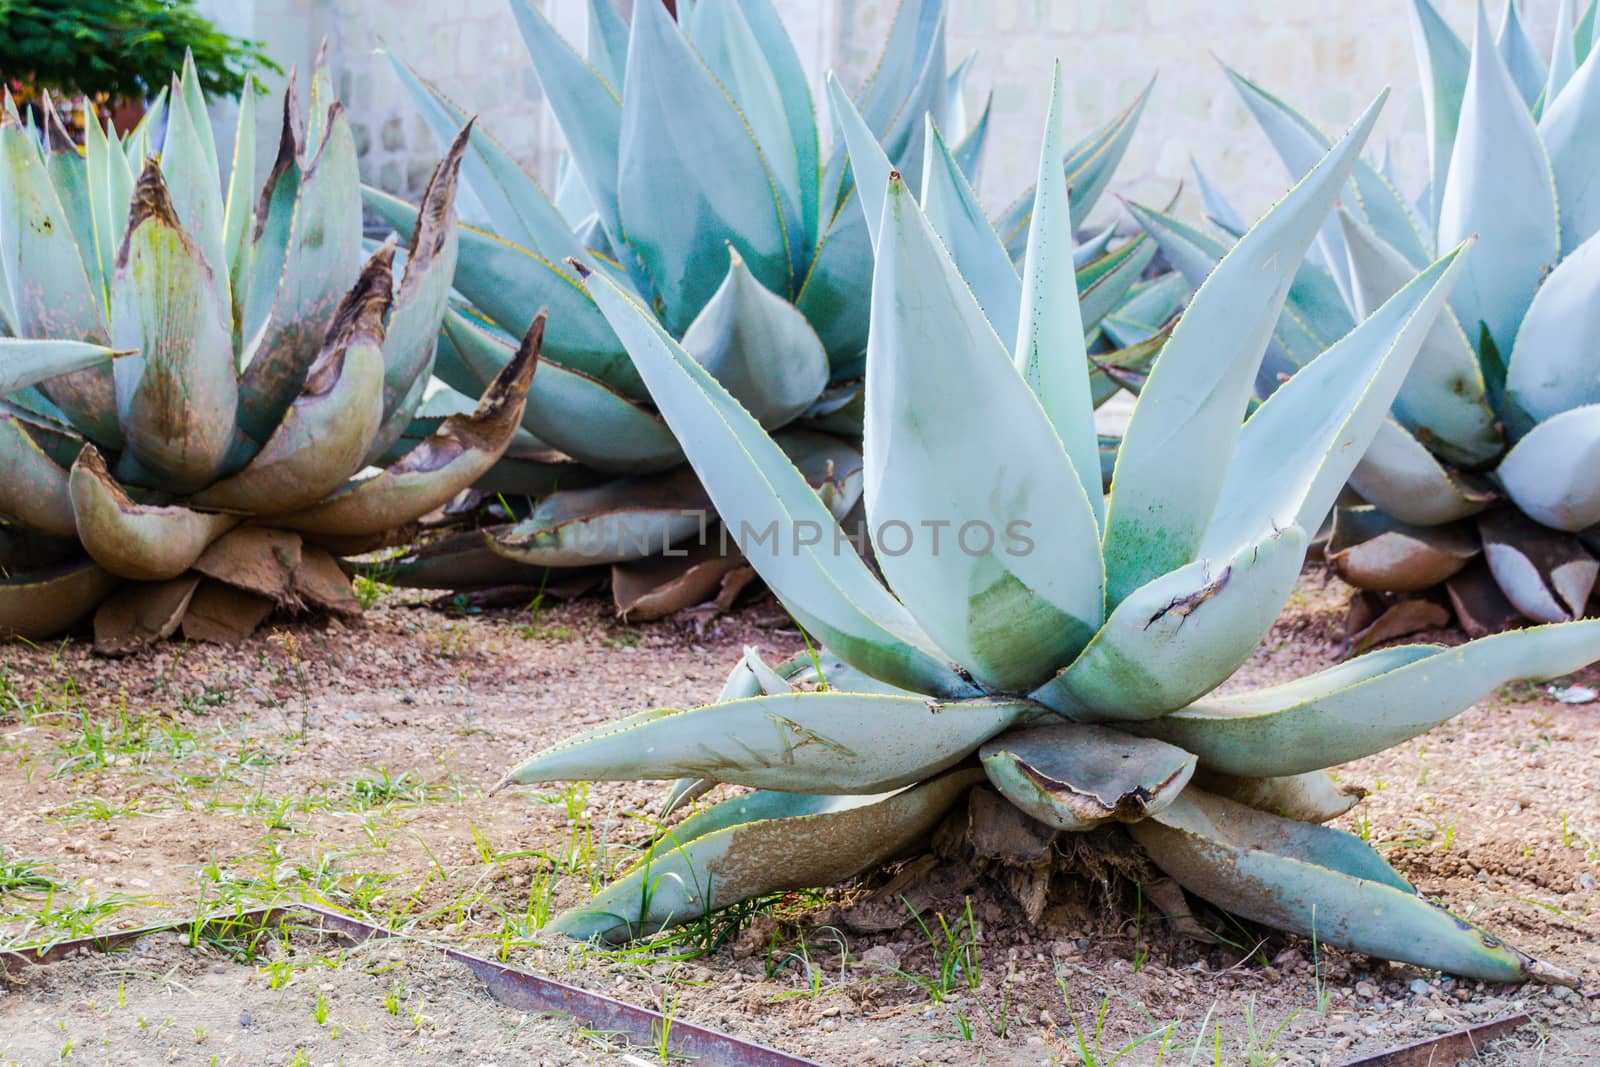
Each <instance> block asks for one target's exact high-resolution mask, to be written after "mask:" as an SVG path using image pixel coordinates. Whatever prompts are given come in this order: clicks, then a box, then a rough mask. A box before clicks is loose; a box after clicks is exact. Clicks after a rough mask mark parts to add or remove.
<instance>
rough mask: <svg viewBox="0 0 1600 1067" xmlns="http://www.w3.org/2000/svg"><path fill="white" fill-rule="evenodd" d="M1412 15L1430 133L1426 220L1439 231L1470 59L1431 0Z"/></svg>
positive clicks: (1417, 3) (1417, 0)
mask: <svg viewBox="0 0 1600 1067" xmlns="http://www.w3.org/2000/svg"><path fill="white" fill-rule="evenodd" d="M1410 13H1411V39H1412V42H1413V45H1414V46H1415V48H1416V53H1417V68H1418V69H1419V70H1421V71H1422V72H1423V77H1422V113H1423V118H1424V119H1425V120H1426V123H1427V129H1428V173H1429V175H1430V180H1429V182H1428V221H1429V222H1430V223H1431V224H1433V226H1434V227H1435V228H1436V229H1437V227H1438V223H1439V202H1440V200H1441V199H1442V198H1443V197H1444V186H1445V179H1446V176H1447V175H1448V174H1449V173H1450V156H1451V154H1452V152H1453V151H1454V149H1455V143H1456V129H1457V127H1458V125H1459V124H1460V121H1461V100H1462V98H1463V97H1464V96H1465V95H1466V89H1467V68H1468V67H1469V66H1470V65H1471V62H1472V55H1471V53H1470V52H1469V51H1468V50H1467V46H1466V45H1465V44H1464V43H1463V42H1462V40H1461V38H1460V37H1457V36H1456V32H1455V31H1454V30H1452V29H1451V28H1450V24H1449V23H1447V22H1446V21H1445V20H1444V19H1443V18H1441V17H1440V15H1439V12H1438V11H1437V10H1435V9H1434V6H1433V3H1432V2H1431V0H1411V6H1410Z"/></svg>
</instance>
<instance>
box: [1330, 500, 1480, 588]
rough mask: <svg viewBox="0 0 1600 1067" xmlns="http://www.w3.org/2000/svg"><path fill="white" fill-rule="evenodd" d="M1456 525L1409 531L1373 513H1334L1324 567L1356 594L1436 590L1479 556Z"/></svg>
mask: <svg viewBox="0 0 1600 1067" xmlns="http://www.w3.org/2000/svg"><path fill="white" fill-rule="evenodd" d="M1479 551H1480V548H1479V544H1478V539H1477V538H1476V537H1475V536H1473V535H1472V534H1471V533H1469V532H1468V531H1467V530H1465V529H1463V528H1462V527H1460V526H1456V525H1445V526H1412V525H1410V524H1409V523H1404V522H1401V521H1399V520H1398V519H1395V518H1392V517H1391V516H1388V515H1385V514H1384V513H1383V512H1381V511H1379V510H1378V509H1376V508H1337V509H1335V511H1334V513H1333V534H1332V536H1331V537H1330V538H1329V540H1328V548H1327V558H1328V565H1329V566H1330V567H1332V568H1333V572H1334V573H1335V574H1337V575H1338V576H1339V577H1340V578H1343V579H1344V580H1345V581H1347V582H1349V583H1350V584H1351V585H1353V586H1355V587H1356V588H1358V589H1377V590H1382V591H1384V592H1392V593H1416V592H1421V591H1422V590H1424V589H1428V588H1431V587H1432V586H1435V585H1438V584H1439V583H1440V582H1442V581H1444V580H1445V579H1447V578H1449V577H1450V576H1451V575H1453V574H1455V573H1457V572H1458V571H1460V570H1461V568H1463V567H1465V566H1466V565H1467V564H1468V563H1470V562H1471V561H1472V560H1473V559H1474V558H1475V557H1476V556H1477V555H1478V553H1479Z"/></svg>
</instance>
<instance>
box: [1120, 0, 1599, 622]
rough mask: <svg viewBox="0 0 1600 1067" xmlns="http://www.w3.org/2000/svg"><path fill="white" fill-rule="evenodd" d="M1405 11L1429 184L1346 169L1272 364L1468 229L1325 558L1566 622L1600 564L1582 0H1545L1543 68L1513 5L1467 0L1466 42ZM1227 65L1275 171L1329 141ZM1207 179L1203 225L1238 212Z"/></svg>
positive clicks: (1366, 307)
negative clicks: (1494, 23)
mask: <svg viewBox="0 0 1600 1067" xmlns="http://www.w3.org/2000/svg"><path fill="white" fill-rule="evenodd" d="M1410 10H1411V23H1412V28H1413V31H1414V36H1415V39H1416V49H1417V58H1418V62H1419V65H1420V72H1421V76H1422V77H1421V81H1422V90H1423V102H1424V104H1425V116H1426V120H1427V123H1426V131H1425V136H1426V139H1427V158H1428V165H1429V171H1428V172H1429V176H1430V180H1429V182H1428V184H1427V187H1426V188H1425V189H1424V190H1423V192H1422V193H1421V195H1420V196H1419V197H1417V199H1416V201H1415V204H1414V206H1413V205H1411V204H1409V203H1408V202H1407V201H1406V200H1405V199H1404V198H1403V197H1401V196H1400V194H1399V193H1398V192H1397V191H1396V186H1395V183H1394V182H1393V181H1392V180H1391V179H1390V178H1388V177H1385V176H1384V175H1383V174H1382V173H1380V171H1379V169H1378V168H1374V167H1372V166H1370V165H1367V164H1365V163H1363V164H1360V165H1359V166H1358V169H1357V172H1356V175H1355V177H1354V178H1353V179H1352V182H1351V184H1350V185H1349V186H1348V187H1347V189H1346V193H1345V195H1344V196H1343V198H1342V202H1341V205H1340V207H1339V209H1338V211H1337V212H1336V213H1335V214H1334V215H1332V216H1330V218H1329V219H1328V220H1327V222H1326V223H1325V224H1324V226H1323V230H1322V233H1321V234H1320V235H1319V237H1318V254H1317V255H1316V256H1314V257H1313V258H1312V260H1311V261H1308V263H1307V264H1306V266H1305V267H1304V268H1303V269H1302V270H1301V272H1300V275H1299V277H1298V278H1297V280H1296V291H1295V293H1294V294H1292V296H1291V299H1290V303H1289V309H1288V311H1287V313H1286V314H1285V315H1284V317H1283V319H1282V320H1280V322H1279V323H1278V326H1277V331H1276V337H1277V346H1278V348H1279V350H1280V355H1281V356H1282V357H1283V358H1281V359H1280V365H1279V366H1278V367H1277V368H1276V370H1277V371H1280V372H1282V373H1284V374H1288V373H1293V372H1294V369H1295V368H1296V367H1297V366H1298V365H1300V364H1301V363H1302V362H1304V360H1305V359H1306V358H1307V357H1309V356H1310V355H1312V354H1314V353H1315V352H1317V351H1320V350H1321V349H1322V348H1324V347H1326V346H1327V345H1328V344H1331V343H1332V342H1333V341H1335V340H1337V338H1338V337H1340V336H1342V335H1343V334H1344V332H1346V331H1347V330H1349V329H1350V328H1351V327H1352V326H1353V325H1354V324H1355V323H1356V322H1359V321H1361V319H1363V318H1364V317H1366V316H1367V315H1369V314H1371V313H1372V312H1373V310H1375V309H1376V308H1377V307H1378V306H1379V305H1380V304H1382V302H1383V301H1384V300H1386V299H1387V298H1388V297H1389V296H1391V295H1392V294H1393V293H1394V292H1395V291H1396V290H1397V289H1398V287H1399V286H1400V285H1402V284H1404V282H1405V280H1406V279H1407V278H1408V277H1410V275H1411V273H1412V272H1413V271H1414V270H1415V269H1416V268H1417V267H1419V266H1420V265H1421V264H1423V263H1425V262H1426V261H1427V260H1428V258H1429V257H1430V256H1432V255H1434V254H1436V253H1437V252H1438V250H1439V249H1442V248H1449V247H1451V246H1452V245H1453V244H1455V243H1456V242H1459V241H1460V240H1462V239H1463V238H1465V237H1467V236H1468V235H1473V234H1476V235H1477V237H1478V240H1479V244H1478V250H1477V252H1476V253H1474V255H1473V257H1472V261H1471V262H1470V263H1469V264H1468V265H1467V267H1466V270H1465V273H1464V275H1463V277H1462V282H1461V284H1460V285H1459V286H1458V287H1457V288H1456V292H1455V295H1454V296H1453V297H1452V298H1451V302H1450V311H1449V312H1448V313H1447V314H1445V315H1443V316H1441V317H1440V321H1439V322H1438V324H1437V325H1436V326H1435V327H1434V331H1433V333H1432V334H1431V335H1430V336H1429V338H1428V341H1427V343H1426V344H1425V345H1424V346H1423V349H1422V354H1421V355H1420V356H1419V357H1418V359H1417V364H1416V367H1415V368H1414V369H1413V370H1412V372H1411V374H1410V376H1409V377H1408V378H1407V379H1406V381H1405V384H1404V385H1403V386H1402V387H1401V389H1400V393H1399V395H1398V397H1397V399H1396V401H1395V405H1394V409H1393V412H1392V414H1393V419H1392V420H1391V421H1389V422H1387V423H1385V425H1384V426H1383V428H1382V430H1381V431H1380V432H1379V434H1378V436H1377V438H1376V440H1375V441H1374V443H1373V446H1372V448H1371V449H1370V450H1369V451H1368V453H1367V455H1366V458H1365V459H1364V460H1363V461H1362V463H1361V464H1360V465H1359V466H1358V467H1357V468H1356V469H1355V471H1354V473H1353V474H1352V477H1351V482H1350V485H1351V487H1352V488H1353V489H1354V490H1355V491H1356V493H1358V494H1359V495H1360V497H1361V498H1362V499H1363V500H1364V501H1365V504H1364V505H1361V506H1354V507H1350V508H1341V509H1340V510H1339V511H1338V513H1337V514H1336V516H1335V523H1334V530H1333V534H1332V539H1331V541H1330V543H1329V552H1328V558H1329V560H1330V562H1331V563H1332V564H1333V566H1334V568H1335V570H1336V571H1337V572H1338V573H1339V574H1340V575H1341V576H1343V577H1344V578H1345V579H1346V580H1348V581H1349V582H1351V583H1352V584H1354V585H1356V586H1358V587H1361V588H1364V589H1369V590H1379V591H1384V592H1391V593H1404V594H1410V593H1417V592H1420V591H1423V590H1427V589H1429V588H1430V587H1434V586H1437V585H1438V584H1439V583H1440V582H1444V583H1446V585H1445V588H1446V591H1447V594H1448V599H1449V600H1450V601H1451V602H1452V605H1453V607H1454V609H1455V611H1456V614H1457V616H1458V618H1459V619H1460V621H1461V622H1462V623H1463V625H1464V626H1466V628H1467V629H1468V630H1469V631H1470V632H1475V633H1476V632H1486V631H1490V630H1496V629H1500V628H1502V627H1504V626H1506V625H1509V624H1511V623H1512V622H1515V621H1517V620H1519V619H1520V618H1522V617H1526V618H1528V619H1532V620H1535V621H1540V622H1557V621H1562V620H1566V619H1572V618H1577V617H1580V616H1582V615H1584V614H1585V613H1586V610H1585V609H1586V605H1587V603H1588V600H1589V597H1590V594H1591V592H1592V591H1593V589H1594V586H1595V579H1596V575H1597V574H1600V562H1597V561H1596V559H1595V557H1594V556H1593V555H1592V554H1591V552H1590V549H1592V548H1600V537H1597V530H1600V526H1597V524H1600V349H1597V348H1596V347H1595V345H1594V344H1593V343H1592V336H1593V334H1594V331H1595V329H1596V328H1597V327H1600V242H1596V241H1595V240H1593V238H1594V236H1595V234H1596V232H1597V231H1600V53H1596V52H1595V51H1593V50H1592V49H1591V44H1592V38H1593V33H1594V21H1595V20H1594V12H1595V8H1594V5H1593V4H1591V5H1590V7H1589V9H1588V12H1587V13H1586V14H1585V15H1584V17H1583V18H1582V19H1581V20H1580V21H1579V22H1578V23H1577V24H1576V25H1574V21H1573V8H1572V3H1571V0H1562V2H1561V4H1560V6H1559V8H1558V12H1557V26H1556V33H1555V44H1554V51H1553V54H1552V56H1551V61H1550V63H1549V64H1548V66H1547V65H1546V64H1545V63H1544V61H1543V60H1542V59H1540V58H1539V55H1538V53H1537V52H1536V51H1535V50H1534V48H1533V46H1532V45H1531V44H1530V43H1529V41H1528V36H1527V33H1526V32H1525V30H1524V28H1523V25H1522V22H1521V19H1520V17H1519V15H1518V12H1517V8H1516V5H1515V3H1508V4H1507V6H1506V8H1505V17H1504V20H1503V22H1502V23H1501V26H1500V30H1499V33H1498V34H1495V33H1494V32H1493V31H1492V30H1491V28H1490V26H1489V23H1488V18H1487V15H1486V13H1485V11H1484V10H1483V8H1482V6H1481V5H1480V6H1479V8H1478V16H1477V27H1476V30H1475V32H1474V38H1473V45H1472V47H1471V48H1470V49H1469V48H1468V47H1467V45H1466V44H1465V43H1463V42H1462V40H1461V39H1460V38H1459V37H1457V36H1456V34H1455V32H1454V31H1453V30H1452V29H1451V28H1450V27H1449V25H1448V24H1447V23H1446V22H1445V21H1444V19H1443V18H1441V17H1440V16H1439V14H1438V12H1437V11H1436V10H1435V9H1434V7H1433V5H1432V4H1431V3H1430V2H1429V0H1411V4H1410ZM1229 76H1230V78H1231V79H1232V81H1233V84H1234V86H1235V87H1236V88H1237V89H1238V90H1239V92H1240V94H1241V96H1242V97H1243V98H1244V101H1245V103H1246V105H1247V106H1248V107H1249V108H1250V110H1251V112H1252V113H1253V114H1254V116H1255V117H1256V119H1257V120H1258V121H1259V123H1260V124H1261V126H1262V128H1263V129H1264V130H1265V131H1266V133H1267V135H1268V137H1269V138H1270V140H1271V141H1272V144H1273V146H1274V147H1275V148H1276V150H1277V152H1278V154H1279V156H1280V157H1281V158H1282V160H1283V162H1284V164H1285V166H1286V167H1287V168H1288V169H1289V171H1290V172H1291V173H1292V174H1295V175H1298V174H1301V173H1304V171H1305V170H1306V168H1307V167H1309V166H1310V165H1311V162H1312V161H1313V160H1314V159H1315V158H1316V156H1317V155H1318V154H1320V153H1321V152H1322V151H1323V150H1324V148H1325V147H1326V145H1327V144H1328V143H1329V142H1328V138H1327V136H1326V135H1325V134H1323V133H1321V132H1320V131H1318V130H1317V128H1316V127H1315V126H1314V125H1313V124H1312V123H1311V122H1310V121H1308V120H1307V119H1306V118H1305V117H1304V116H1302V115H1300V114H1299V113H1297V112H1296V111H1294V110H1293V109H1292V108H1290V107H1289V106H1288V105H1287V104H1285V103H1283V102H1282V101H1281V100H1279V99H1277V98H1276V97H1273V96H1272V95H1270V94H1269V93H1267V92H1266V91H1265V90H1263V89H1262V88H1261V87H1260V86H1258V85H1256V84H1255V83H1254V82H1252V81H1250V80H1249V79H1247V78H1245V77H1243V76H1242V75H1240V74H1237V73H1235V72H1232V71H1229ZM1208 194H1209V195H1208V198H1207V199H1208V204H1209V205H1210V207H1211V214H1212V217H1213V220H1214V221H1219V222H1220V228H1222V229H1227V228H1230V223H1229V222H1228V221H1227V220H1228V219H1229V218H1230V217H1233V218H1235V219H1236V216H1234V215H1233V212H1232V210H1231V209H1230V208H1228V207H1227V205H1226V204H1225V203H1224V202H1222V201H1221V199H1220V198H1219V197H1217V196H1216V195H1215V191H1214V190H1209V189H1208ZM1143 221H1144V222H1145V225H1146V226H1147V228H1148V230H1149V232H1150V233H1151V234H1153V235H1154V236H1155V237H1156V238H1157V240H1159V241H1160V242H1161V243H1162V246H1163V248H1165V249H1166V250H1167V251H1168V254H1169V255H1170V256H1171V257H1172V258H1173V259H1174V261H1175V262H1180V263H1181V264H1184V265H1185V267H1186V271H1187V273H1188V274H1189V275H1190V276H1191V277H1192V278H1194V279H1196V280H1198V278H1199V277H1201V276H1202V275H1203V272H1204V270H1205V269H1206V264H1207V263H1209V262H1211V261H1214V260H1215V259H1216V258H1217V256H1218V255H1219V254H1220V252H1221V250H1222V249H1223V248H1225V247H1226V244H1225V241H1219V240H1218V239H1217V238H1216V237H1214V236H1212V235H1210V234H1205V233H1200V232H1198V231H1195V230H1193V229H1191V228H1189V227H1185V226H1183V225H1182V224H1179V223H1177V222H1175V221H1174V220H1172V219H1170V218H1166V217H1163V216H1161V215H1159V214H1158V213H1154V212H1144V213H1143ZM1231 225H1237V223H1236V222H1234V223H1232V224H1231ZM1275 380H1276V376H1274V378H1273V380H1270V381H1266V382H1264V383H1262V384H1263V386H1264V388H1270V387H1271V386H1272V385H1273V384H1275ZM1438 599H1440V600H1441V601H1443V599H1444V597H1439V598H1438ZM1438 615H1439V618H1440V619H1444V618H1448V615H1447V614H1446V613H1445V612H1444V611H1442V610H1439V612H1438ZM1413 617H1414V618H1416V619H1417V620H1418V621H1419V622H1423V621H1426V620H1427V619H1428V618H1429V616H1427V615H1426V614H1425V613H1424V614H1420V615H1415V616H1413Z"/></svg>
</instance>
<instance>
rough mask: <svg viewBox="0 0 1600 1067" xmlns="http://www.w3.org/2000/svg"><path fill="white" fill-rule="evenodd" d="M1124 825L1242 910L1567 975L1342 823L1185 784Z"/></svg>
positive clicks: (1325, 931) (1372, 940) (1402, 951)
mask: <svg viewBox="0 0 1600 1067" xmlns="http://www.w3.org/2000/svg"><path fill="white" fill-rule="evenodd" d="M1129 832H1130V833H1131V834H1132V835H1133V839H1134V840H1135V841H1137V842H1138V843H1139V844H1140V846H1141V847H1143V848H1144V850H1145V851H1146V852H1148V853H1149V854H1150V858H1151V859H1152V860H1154V861H1155V863H1156V866H1158V867H1160V868H1161V869H1162V870H1163V871H1165V872H1166V873H1167V874H1169V875H1171V876H1172V877H1173V878H1175V879H1177V881H1178V884H1180V885H1182V886H1183V887H1184V888H1185V889H1187V890H1189V891H1190V892H1191V893H1194V894H1195V895H1196V896H1198V897H1201V898H1202V899H1204V900H1208V901H1210V902H1211V903H1213V904H1215V905H1216V906H1217V907H1219V908H1224V909H1226V910H1228V911H1231V912H1234V913H1235V914H1238V915H1242V916H1244V917H1245V918H1247V919H1252V920H1254V921H1256V922H1261V923H1265V924H1267V925H1269V926H1272V927H1275V928H1277V929H1280V930H1288V931H1291V932H1293V933H1297V934H1300V935H1302V936H1305V937H1314V938H1316V939H1317V940H1318V941H1321V942H1322V943H1323V944H1327V945H1335V946H1338V947H1340V948H1348V949H1354V950H1356V951H1357V952H1366V953H1369V954H1371V955H1373V956H1377V957H1380V958H1382V959H1390V960H1403V961H1406V962H1410V963H1417V964H1421V965H1422V966H1425V967H1437V968H1439V969H1440V970H1444V971H1448V972H1450V973H1452V974H1458V975H1462V976H1463V977H1467V978H1478V979H1482V980H1484V981H1489V982H1521V981H1525V980H1526V979H1528V978H1540V979H1542V980H1545V981H1559V982H1561V983H1563V984H1570V983H1573V982H1575V981H1576V979H1573V978H1570V977H1569V976H1567V975H1565V974H1564V973H1563V972H1561V971H1559V970H1557V969H1556V968H1554V967H1551V966H1549V965H1548V964H1544V963H1540V962H1539V961H1538V960H1535V959H1533V958H1532V957H1531V956H1528V955H1525V954H1524V953H1521V952H1518V951H1517V950H1516V949H1513V948H1511V947H1510V946H1508V945H1505V944H1502V943H1501V942H1500V941H1499V940H1498V939H1496V938H1494V937H1491V936H1490V935H1489V934H1487V933H1485V932H1484V931H1482V930H1480V929H1478V928H1477V927H1475V926H1473V925H1472V924H1470V923H1468V922H1466V921H1465V920H1462V919H1458V918H1456V917H1455V916H1454V915H1451V914H1450V913H1449V912H1447V911H1445V910H1444V909H1443V908H1440V907H1437V906H1435V905H1433V904H1431V903H1429V902H1428V901H1427V900H1425V899H1423V898H1422V897H1421V896H1419V895H1418V894H1417V892H1416V890H1414V889H1412V888H1411V886H1410V885H1409V884H1408V883H1407V882H1406V880H1405V879H1404V878H1402V877H1400V875H1398V874H1396V873H1395V872H1394V871H1393V870H1392V869H1391V868H1390V867H1389V866H1388V865H1387V864H1386V863H1384V862H1383V860H1382V859H1380V858H1379V856H1378V854H1377V853H1376V852H1374V851H1373V850H1372V849H1370V848H1368V847H1367V845H1366V844H1365V843H1364V842H1363V841H1361V839H1360V838H1357V837H1354V836H1353V835H1351V834H1347V833H1345V832H1344V831H1342V830H1335V829H1332V828H1331V827H1326V826H1316V825H1313V824H1310V823H1301V822H1296V821H1294V820H1291V819H1282V818H1279V817H1277V816H1275V815H1268V814H1266V813H1265V812H1260V811H1256V810H1255V809H1253V808H1249V807H1246V806H1245V805H1243V804H1239V803H1236V802H1234V801H1231V800H1224V799H1222V798H1221V797H1214V796H1210V795H1208V794H1206V793H1203V792H1201V791H1200V790H1198V789H1191V790H1189V791H1188V792H1186V793H1185V794H1184V795H1183V796H1182V797H1180V798H1178V800H1177V802H1176V803H1174V804H1173V805H1171V806H1170V807H1168V808H1167V809H1166V811H1164V812H1162V813H1161V814H1160V815H1158V816H1157V817H1156V818H1154V819H1151V820H1147V821H1145V822H1143V823H1136V824H1134V825H1133V826H1132V827H1131V828H1130V830H1129Z"/></svg>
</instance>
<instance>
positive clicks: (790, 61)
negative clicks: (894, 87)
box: [739, 0, 821, 277]
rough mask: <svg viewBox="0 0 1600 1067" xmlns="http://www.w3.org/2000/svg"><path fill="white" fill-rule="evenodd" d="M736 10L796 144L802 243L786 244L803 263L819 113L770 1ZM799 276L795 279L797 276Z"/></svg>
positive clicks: (748, 2)
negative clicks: (800, 250) (757, 47)
mask: <svg viewBox="0 0 1600 1067" xmlns="http://www.w3.org/2000/svg"><path fill="white" fill-rule="evenodd" d="M739 9H740V11H741V12H742V13H743V14H744V17H745V19H746V20H747V21H748V22H749V24H750V30H751V32H752V33H754V34H755V37H756V41H757V42H758V43H759V44H760V46H761V51H762V54H763V55H765V56H766V60H767V64H768V66H770V67H771V68H772V74H773V77H774V78H775V79H776V81H777V84H778V92H779V93H780V94H781V96H782V97H783V112H784V116H785V117H786V119H787V121H788V125H789V139H790V141H791V142H792V143H793V145H794V151H795V166H796V168H797V169H798V170H799V173H800V215H801V218H802V220H804V222H805V230H804V232H803V233H802V234H801V237H800V240H798V241H796V239H795V236H794V234H792V233H791V235H790V244H799V245H800V246H801V247H802V248H803V249H804V251H805V256H806V259H805V261H806V262H809V261H810V258H811V256H812V255H814V254H815V252H816V244H817V229H818V223H819V221H820V220H821V216H820V215H819V214H818V212H819V210H820V204H819V198H820V196H821V190H820V187H819V183H820V172H821V150H820V148H819V147H818V144H817V115H816V108H815V106H814V105H813V104H812V101H811V78H810V76H809V75H808V74H807V73H806V69H805V67H804V65H803V64H802V63H801V62H800V56H799V54H798V53H796V52H795V47H794V42H793V41H792V40H790V38H789V31H788V30H787V29H786V28H785V27H784V24H783V20H782V19H780V18H779V17H778V11H777V8H776V7H775V6H774V4H773V3H772V0H743V2H742V3H741V4H740V5H739ZM798 276H799V275H798V273H797V277H798Z"/></svg>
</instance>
